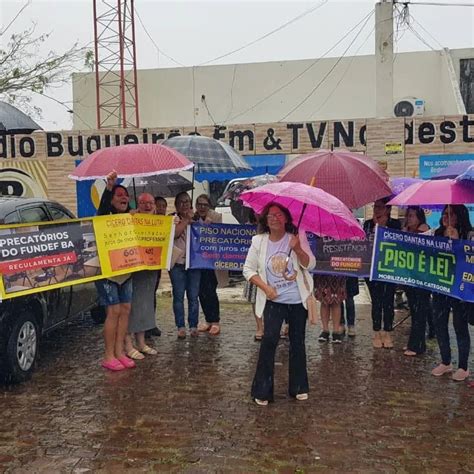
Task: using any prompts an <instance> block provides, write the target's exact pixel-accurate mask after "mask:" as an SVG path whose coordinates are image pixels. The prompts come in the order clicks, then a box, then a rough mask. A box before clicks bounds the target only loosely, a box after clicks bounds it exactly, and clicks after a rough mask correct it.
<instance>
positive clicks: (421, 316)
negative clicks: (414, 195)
mask: <svg viewBox="0 0 474 474" xmlns="http://www.w3.org/2000/svg"><path fill="white" fill-rule="evenodd" d="M403 230H404V231H406V232H412V233H416V234H418V233H421V232H427V231H428V230H429V226H428V225H427V224H426V216H425V212H424V211H423V209H422V208H421V207H419V206H410V207H409V208H408V209H407V214H406V222H405V225H404V227H403ZM405 294H406V295H407V300H408V306H409V308H410V316H411V330H410V337H409V339H408V344H407V348H406V350H405V352H404V354H405V355H406V356H408V357H414V356H416V355H419V354H423V353H424V352H425V351H426V321H427V319H428V314H429V313H431V312H432V309H431V292H430V291H428V290H423V289H422V288H416V287H413V286H407V287H406V288H405Z"/></svg>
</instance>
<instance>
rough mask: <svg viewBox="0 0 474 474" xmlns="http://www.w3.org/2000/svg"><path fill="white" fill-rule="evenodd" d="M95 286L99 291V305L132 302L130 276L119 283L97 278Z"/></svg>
mask: <svg viewBox="0 0 474 474" xmlns="http://www.w3.org/2000/svg"><path fill="white" fill-rule="evenodd" d="M95 287H96V288H97V292H98V293H99V304H100V305H101V306H113V305H115V304H120V303H131V302H132V278H131V277H130V278H129V279H128V280H126V281H124V282H123V283H122V284H121V285H119V284H118V283H115V281H112V280H97V281H96V282H95Z"/></svg>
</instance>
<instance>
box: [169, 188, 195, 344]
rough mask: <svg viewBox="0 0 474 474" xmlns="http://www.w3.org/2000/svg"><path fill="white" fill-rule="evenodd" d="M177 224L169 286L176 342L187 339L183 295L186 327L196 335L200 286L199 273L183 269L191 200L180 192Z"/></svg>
mask: <svg viewBox="0 0 474 474" xmlns="http://www.w3.org/2000/svg"><path fill="white" fill-rule="evenodd" d="M174 204H175V208H176V216H177V217H178V219H179V220H178V223H177V224H176V228H175V235H174V249H173V254H174V256H173V258H172V260H175V262H172V268H171V270H170V279H171V285H172V287H173V312H174V318H175V323H176V327H177V328H178V339H185V338H186V329H185V322H184V295H185V293H186V297H187V299H188V324H189V330H190V334H191V336H192V337H197V336H198V329H197V326H198V321H199V301H198V296H199V284H200V280H201V270H196V269H188V270H186V267H185V264H186V234H187V227H188V225H189V224H191V222H193V218H194V213H193V209H192V205H191V198H190V197H189V195H188V193H186V192H181V193H179V194H178V195H177V196H176V198H175V201H174Z"/></svg>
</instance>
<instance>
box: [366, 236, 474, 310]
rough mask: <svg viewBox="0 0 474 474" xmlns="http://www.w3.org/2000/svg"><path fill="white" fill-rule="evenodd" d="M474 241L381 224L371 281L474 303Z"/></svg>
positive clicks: (375, 247)
mask: <svg viewBox="0 0 474 474" xmlns="http://www.w3.org/2000/svg"><path fill="white" fill-rule="evenodd" d="M473 263H474V242H471V241H466V240H449V239H446V238H444V237H432V236H429V235H423V234H412V233H409V232H403V231H398V230H393V229H387V228H385V227H377V230H376V233H375V241H374V252H373V256H372V267H371V275H370V278H371V280H379V281H385V282H390V283H396V284H403V285H409V286H415V287H419V288H424V289H426V290H431V291H434V292H437V293H443V294H446V295H449V296H452V297H454V298H459V299H461V300H464V301H471V302H474V265H473Z"/></svg>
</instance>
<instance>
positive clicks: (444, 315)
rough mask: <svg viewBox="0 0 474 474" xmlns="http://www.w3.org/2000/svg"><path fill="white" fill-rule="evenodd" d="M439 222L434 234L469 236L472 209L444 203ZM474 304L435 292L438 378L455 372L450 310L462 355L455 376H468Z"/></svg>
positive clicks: (441, 235)
mask: <svg viewBox="0 0 474 474" xmlns="http://www.w3.org/2000/svg"><path fill="white" fill-rule="evenodd" d="M439 224H440V226H439V227H438V228H437V229H436V230H435V234H434V235H435V236H440V237H447V238H449V239H468V238H469V236H470V235H471V232H472V225H471V222H470V220H469V211H468V210H467V207H466V206H464V205H448V206H445V207H444V209H443V213H442V215H441V219H440V222H439ZM472 307H473V305H472V303H466V302H464V301H460V300H458V299H456V298H451V297H450V296H447V295H442V294H439V293H433V320H434V324H435V330H436V337H437V339H438V345H439V351H440V352H441V364H439V365H438V366H437V367H435V368H434V369H433V370H432V371H431V374H432V375H434V376H435V377H439V376H441V375H444V374H446V373H451V372H452V371H453V366H452V365H451V346H450V342H449V331H448V323H449V313H450V312H451V310H452V312H453V325H454V331H455V333H456V341H457V345H458V358H459V361H458V366H459V368H458V370H456V372H454V374H453V375H452V378H453V380H455V381H456V382H462V381H463V380H466V379H467V378H468V377H469V370H468V361H469V352H470V349H471V338H470V336H469V323H468V316H469V311H472Z"/></svg>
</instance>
